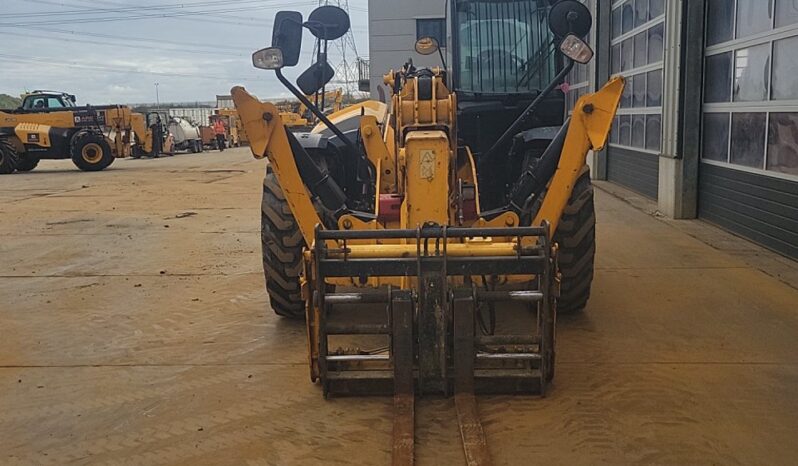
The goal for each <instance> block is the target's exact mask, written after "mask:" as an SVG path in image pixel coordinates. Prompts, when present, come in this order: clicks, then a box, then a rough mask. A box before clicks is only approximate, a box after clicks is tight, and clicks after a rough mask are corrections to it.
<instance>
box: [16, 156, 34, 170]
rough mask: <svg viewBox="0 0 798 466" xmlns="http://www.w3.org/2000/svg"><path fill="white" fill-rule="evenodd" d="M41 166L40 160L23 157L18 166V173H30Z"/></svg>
mask: <svg viewBox="0 0 798 466" xmlns="http://www.w3.org/2000/svg"><path fill="white" fill-rule="evenodd" d="M38 165H39V159H38V158H36V157H28V156H22V157H21V158H20V159H19V163H18V164H17V171H20V172H29V171H31V170H33V169H34V168H36V167H37V166H38Z"/></svg>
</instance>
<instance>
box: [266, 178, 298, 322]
mask: <svg viewBox="0 0 798 466" xmlns="http://www.w3.org/2000/svg"><path fill="white" fill-rule="evenodd" d="M261 243H262V247H263V272H264V275H265V277H266V291H267V293H268V294H269V301H270V303H271V307H272V310H273V311H274V313H275V314H277V315H278V316H281V317H287V318H289V319H303V318H304V317H305V303H304V302H303V301H302V296H301V294H300V285H299V276H300V274H301V272H302V249H303V248H304V247H305V239H304V237H303V236H302V232H301V231H300V230H299V225H298V224H297V222H296V219H295V218H294V215H293V214H292V213H291V208H290V207H289V206H288V202H287V201H286V199H285V195H284V194H283V190H282V189H281V188H280V184H279V183H278V182H277V177H276V176H275V174H274V173H273V172H272V170H271V167H269V168H267V169H266V177H265V178H264V180H263V199H262V203H261Z"/></svg>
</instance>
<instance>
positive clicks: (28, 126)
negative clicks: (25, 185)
mask: <svg viewBox="0 0 798 466" xmlns="http://www.w3.org/2000/svg"><path fill="white" fill-rule="evenodd" d="M75 101H76V99H75V96H74V95H72V94H67V93H64V92H56V91H44V90H37V91H33V92H30V93H28V94H26V95H24V96H23V100H22V105H21V106H20V107H19V108H17V109H9V110H0V174H10V173H14V172H15V171H18V172H27V171H31V170H33V169H34V168H36V167H37V166H38V164H39V161H40V160H42V159H70V158H71V159H72V161H73V163H74V164H75V165H76V166H77V167H78V168H80V169H81V170H84V171H100V170H104V169H105V168H107V167H108V166H110V165H111V164H112V163H113V162H114V160H115V159H117V158H125V157H130V156H131V155H132V156H140V155H142V154H149V153H151V152H152V150H153V145H154V140H153V133H152V131H151V129H150V127H149V126H148V125H147V116H145V115H142V114H139V113H136V112H133V111H132V110H131V108H130V107H127V106H125V105H100V106H88V105H87V106H84V107H81V106H78V105H77V104H76V103H75Z"/></svg>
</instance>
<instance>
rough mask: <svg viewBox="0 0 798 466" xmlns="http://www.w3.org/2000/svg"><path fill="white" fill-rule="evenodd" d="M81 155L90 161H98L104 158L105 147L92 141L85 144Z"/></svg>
mask: <svg viewBox="0 0 798 466" xmlns="http://www.w3.org/2000/svg"><path fill="white" fill-rule="evenodd" d="M80 155H81V157H83V160H85V161H86V162H88V163H97V162H99V161H100V160H102V159H103V148H102V147H100V145H99V144H97V143H96V142H91V143H89V144H86V145H85V146H83V149H82V150H81V151H80Z"/></svg>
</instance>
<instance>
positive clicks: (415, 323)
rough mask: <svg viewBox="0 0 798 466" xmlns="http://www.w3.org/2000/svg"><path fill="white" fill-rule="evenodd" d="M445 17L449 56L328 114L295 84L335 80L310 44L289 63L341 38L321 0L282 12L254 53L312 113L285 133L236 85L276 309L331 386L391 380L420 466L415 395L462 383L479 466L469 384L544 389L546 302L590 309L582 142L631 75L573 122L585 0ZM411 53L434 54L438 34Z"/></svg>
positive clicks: (550, 360) (275, 116)
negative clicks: (375, 96)
mask: <svg viewBox="0 0 798 466" xmlns="http://www.w3.org/2000/svg"><path fill="white" fill-rule="evenodd" d="M449 12H450V16H449V17H450V23H451V24H450V25H449V28H450V29H449V30H450V31H451V33H452V38H451V39H452V43H451V44H448V45H449V47H448V49H449V50H452V51H453V57H452V63H451V64H450V66H449V67H448V68H447V67H446V66H445V65H444V64H443V63H442V65H443V67H440V68H434V69H417V68H415V67H414V66H413V65H412V62H410V61H408V63H406V64H405V65H404V66H402V67H401V69H399V70H397V71H391V72H389V73H388V74H387V75H386V76H385V85H386V86H388V87H389V88H390V92H391V95H392V100H391V102H390V105H389V107H387V109H386V107H384V106H383V107H381V106H380V104H378V103H374V102H371V103H369V102H367V103H363V104H359V105H358V106H356V107H354V110H353V109H349V110H350V111H348V113H347V115H348V117H347V118H342V117H340V116H338V117H336V118H329V119H328V118H327V116H325V115H324V114H323V112H321V111H320V109H318V108H317V107H316V106H315V105H313V103H312V102H310V101H309V100H308V99H307V98H306V97H305V95H309V94H313V93H315V92H316V91H317V90H318V89H321V88H322V87H323V86H324V85H325V84H326V83H327V82H329V81H330V80H331V79H332V77H333V69H332V67H331V66H330V65H329V64H328V63H327V61H326V58H325V56H324V55H322V54H319V56H318V57H317V60H316V62H315V63H314V64H313V65H312V66H311V67H310V68H309V69H308V70H307V71H306V72H304V73H303V74H302V75H301V76H300V77H299V78H298V80H297V86H294V85H293V84H292V83H291V82H290V81H288V79H286V78H285V76H284V75H283V74H282V71H281V70H282V68H284V67H289V66H295V65H296V64H297V63H298V59H299V53H300V44H301V42H302V40H301V39H302V32H303V29H308V30H310V32H311V33H312V34H313V35H314V36H315V37H316V38H317V39H318V40H319V41H327V40H334V39H337V38H339V37H341V36H342V35H343V34H344V33H346V31H347V30H348V28H349V18H348V17H347V15H346V13H345V12H343V10H340V9H338V8H336V7H332V6H325V7H320V8H318V9H317V10H315V11H314V12H313V13H311V15H310V16H309V18H308V19H307V20H304V19H303V18H302V15H301V14H300V13H297V12H281V13H278V14H277V16H276V18H275V25H274V32H273V39H272V47H270V48H267V49H263V50H260V51H258V52H256V53H255V54H254V55H253V64H254V65H255V67H257V68H261V69H269V70H274V72H275V75H276V77H277V78H278V80H280V82H281V83H282V84H283V85H284V86H285V87H286V88H288V89H289V91H291V92H292V94H294V95H295V96H296V98H297V99H299V100H300V101H301V102H302V103H303V104H304V105H306V106H307V107H308V108H309V109H310V110H311V111H312V112H313V113H314V115H315V116H316V117H317V118H318V119H319V120H320V121H321V127H320V128H317V130H314V132H313V133H310V134H293V133H292V132H290V131H288V130H287V129H286V127H285V124H284V123H283V121H282V119H281V118H280V115H279V110H278V109H277V108H276V107H275V106H274V105H272V104H269V103H262V102H260V101H259V100H258V99H257V98H255V97H253V96H251V95H250V94H248V93H247V92H246V91H245V90H244V89H243V88H240V87H238V88H234V89H233V90H232V95H233V99H234V101H235V104H236V107H237V109H238V111H239V114H240V115H241V119H242V122H243V124H244V126H245V129H246V132H247V134H248V135H249V137H250V143H251V147H252V151H253V154H254V155H255V157H257V158H263V157H266V158H268V160H269V166H268V168H267V173H266V177H265V180H264V185H263V190H264V193H263V208H262V226H263V228H262V238H263V253H264V257H263V262H264V269H265V271H266V281H267V290H268V293H269V296H270V298H271V304H272V308H273V309H274V310H275V311H276V312H277V313H278V314H280V315H284V316H289V317H305V319H306V325H307V332H308V342H309V344H308V346H309V353H310V354H309V359H310V372H311V378H312V380H314V381H319V382H320V384H321V386H322V388H323V392H324V394H325V396H326V395H328V394H333V393H335V394H358V393H368V394H371V393H392V394H393V395H394V407H395V408H394V412H395V418H394V431H393V432H394V434H393V449H392V451H393V461H394V464H409V463H412V462H413V445H414V433H413V425H414V397H415V393H420V394H444V395H448V394H454V398H455V405H456V408H457V412H458V419H459V423H460V430H461V434H462V440H463V446H464V450H465V455H466V459H467V461H468V463H469V464H488V463H489V462H490V457H489V454H488V449H487V444H486V442H485V438H484V432H483V429H482V426H481V424H480V422H479V417H478V413H477V406H476V402H475V397H474V393H476V392H493V393H497V392H498V393H517V392H521V393H530V392H533V393H544V392H545V389H546V387H547V385H548V384H549V383H550V381H551V380H552V378H553V376H554V361H555V350H554V348H555V344H554V342H555V322H556V314H557V312H558V311H559V312H576V311H580V310H582V309H583V308H584V307H585V304H586V302H587V299H588V296H589V293H590V286H591V281H592V278H593V258H594V253H595V213H594V207H593V193H592V188H591V185H590V178H589V174H588V170H587V167H586V156H587V154H588V152H589V151H590V150H591V149H599V148H602V147H603V146H604V144H605V143H606V140H607V135H608V133H609V130H610V126H611V122H612V120H613V117H614V116H615V112H616V110H617V107H618V103H619V100H620V97H621V94H622V91H623V87H624V83H623V80H622V78H616V79H613V80H611V81H610V82H609V83H608V84H606V85H605V86H604V88H603V89H601V90H600V91H599V92H597V93H595V94H590V95H586V96H584V97H582V98H580V99H579V101H578V102H577V104H576V106H575V107H574V109H573V113H572V116H571V117H570V118H566V117H565V104H564V96H563V93H562V91H561V90H560V89H559V84H560V83H562V82H563V80H564V79H565V77H566V76H567V75H568V73H569V72H570V71H571V69H572V68H573V67H574V66H575V64H577V63H578V64H584V63H587V62H589V61H590V60H591V58H592V56H593V51H592V50H591V49H590V47H589V46H588V45H587V44H585V42H583V40H582V38H584V37H585V36H586V35H587V34H588V32H589V30H590V28H591V25H592V18H591V16H590V13H589V11H588V10H587V8H586V7H585V6H584V5H582V4H581V3H579V2H577V1H573V0H562V1H558V2H549V1H547V0H516V1H504V0H453V1H452V2H451V3H450V6H449ZM318 48H319V49H320V50H324V49H326V47H324V46H323V44H322V46H320V47H318ZM416 48H417V51H418V52H419V53H422V54H435V53H438V52H439V44H437V43H436V42H435V40H434V39H431V38H422V39H421V40H419V42H418V43H417V47H416ZM441 58H443V55H442V54H441ZM297 87H298V88H297ZM380 108H383V109H385V110H383V111H382V112H381V113H380V111H379V109H380ZM345 112H346V110H345ZM331 120H335V121H331ZM511 303H516V306H515V307H517V305H519V304H520V305H521V306H524V307H525V309H527V310H528V312H522V313H521V315H520V316H519V315H513V314H510V313H509V312H508V309H510V308H511V307H513V306H510V304H511ZM365 348H371V349H365Z"/></svg>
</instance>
